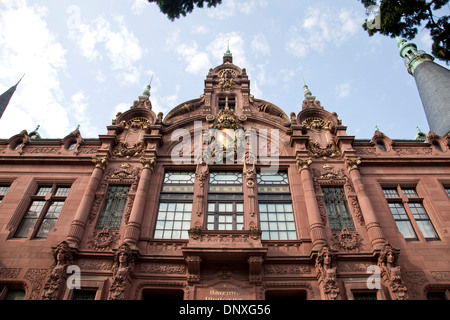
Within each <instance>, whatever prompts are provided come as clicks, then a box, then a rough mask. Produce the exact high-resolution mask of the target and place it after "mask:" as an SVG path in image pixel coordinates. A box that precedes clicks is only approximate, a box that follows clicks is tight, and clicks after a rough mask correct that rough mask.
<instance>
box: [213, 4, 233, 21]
mask: <svg viewBox="0 0 450 320" xmlns="http://www.w3.org/2000/svg"><path fill="white" fill-rule="evenodd" d="M235 8H236V3H235V0H227V1H224V2H223V3H222V4H220V5H218V6H216V7H213V8H208V9H206V14H207V15H208V17H210V18H212V19H217V20H225V19H228V18H230V17H232V16H233V15H234V10H235Z"/></svg>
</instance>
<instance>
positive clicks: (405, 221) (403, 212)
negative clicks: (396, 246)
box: [383, 187, 439, 240]
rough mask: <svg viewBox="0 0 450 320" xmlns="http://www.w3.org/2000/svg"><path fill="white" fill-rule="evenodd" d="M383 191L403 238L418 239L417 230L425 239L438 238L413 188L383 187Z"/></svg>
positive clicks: (420, 199)
mask: <svg viewBox="0 0 450 320" xmlns="http://www.w3.org/2000/svg"><path fill="white" fill-rule="evenodd" d="M383 193H384V196H385V197H386V200H387V202H388V206H389V209H390V210H391V213H392V216H393V217H394V220H395V223H396V225H397V228H398V230H399V231H400V233H401V234H402V235H403V237H404V238H405V240H418V236H417V232H421V234H422V235H423V237H424V238H425V240H438V239H439V237H438V235H437V233H436V231H435V229H434V227H433V224H432V223H431V220H430V218H429V217H428V214H427V212H426V210H425V207H424V206H423V201H422V200H423V199H422V198H420V197H419V196H418V194H417V192H416V189H415V188H406V187H403V188H402V187H398V188H383Z"/></svg>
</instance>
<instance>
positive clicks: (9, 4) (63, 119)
mask: <svg viewBox="0 0 450 320" xmlns="http://www.w3.org/2000/svg"><path fill="white" fill-rule="evenodd" d="M47 11H48V10H47V8H46V7H44V6H40V5H30V6H28V5H27V4H26V1H3V2H2V4H0V30H2V32H1V33H0V58H1V61H2V63H1V64H0V76H1V84H0V89H1V90H6V89H7V88H9V87H10V86H11V85H13V84H15V83H16V82H17V81H18V79H19V77H20V76H22V74H23V73H25V77H24V78H23V80H22V81H21V83H20V84H19V86H18V88H17V90H16V92H15V94H14V96H13V97H12V99H11V101H10V104H9V106H8V108H7V109H6V111H5V113H4V114H3V117H2V119H1V120H0V121H1V125H0V136H2V137H10V136H12V135H14V134H17V133H19V132H20V131H22V130H24V129H26V130H28V131H32V130H34V129H35V128H36V126H37V125H38V124H39V125H40V130H39V131H40V134H41V136H43V137H52V138H55V137H63V136H65V135H66V134H68V133H69V132H70V129H71V126H72V125H71V124H70V121H69V115H68V113H67V111H66V109H65V108H64V107H63V105H62V101H63V99H64V95H63V92H62V90H61V85H60V80H59V76H60V73H61V72H64V70H65V68H66V59H65V54H66V50H65V49H64V48H63V46H62V45H61V43H59V42H58V39H57V36H56V35H55V34H54V33H53V32H51V31H50V30H49V28H48V26H47V23H46V19H47Z"/></svg>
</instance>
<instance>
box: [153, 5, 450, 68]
mask: <svg viewBox="0 0 450 320" xmlns="http://www.w3.org/2000/svg"><path fill="white" fill-rule="evenodd" d="M359 1H361V3H362V4H363V5H364V6H365V7H366V8H370V7H371V6H375V5H379V9H380V10H379V12H380V18H381V19H380V20H381V21H380V26H379V27H378V26H377V27H375V28H374V27H373V25H372V23H371V24H369V25H368V24H367V22H366V23H364V25H363V27H364V29H365V30H367V32H368V33H369V35H370V36H373V35H374V34H375V33H377V32H379V33H381V34H383V35H386V36H390V37H395V36H399V37H402V38H405V39H408V40H412V39H413V38H414V37H415V36H416V34H417V32H418V28H426V29H428V30H429V31H430V36H431V38H432V39H433V45H432V48H431V52H432V54H433V55H434V56H435V57H436V58H438V59H440V60H443V61H446V62H447V63H449V61H450V52H449V50H450V49H449V47H450V21H449V19H450V17H449V16H448V15H444V16H441V17H438V16H436V15H435V13H436V11H438V10H439V9H441V8H442V7H443V6H445V5H448V2H449V1H450V0H381V1H380V0H359ZM148 2H150V3H156V4H157V5H158V7H159V8H160V9H161V12H163V13H164V14H165V15H167V17H168V18H169V19H170V20H172V21H174V20H175V19H177V18H180V16H186V14H188V13H191V12H192V10H194V7H198V8H203V6H204V5H205V4H206V5H207V7H208V8H210V7H215V6H217V5H219V4H221V3H222V0H148ZM424 24H425V25H424Z"/></svg>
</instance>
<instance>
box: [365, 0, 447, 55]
mask: <svg viewBox="0 0 450 320" xmlns="http://www.w3.org/2000/svg"><path fill="white" fill-rule="evenodd" d="M360 1H361V2H362V4H363V5H364V6H365V7H366V8H370V6H375V5H377V4H378V5H379V18H380V24H379V25H378V26H377V27H374V23H373V21H370V20H369V24H368V23H367V22H366V23H364V25H363V27H364V29H365V30H367V32H368V33H369V35H370V36H373V35H374V34H376V33H377V32H379V33H381V34H383V35H386V36H390V37H395V36H399V37H402V38H405V39H408V40H412V39H413V38H414V37H415V36H416V34H417V32H418V28H425V29H428V30H429V32H430V36H431V38H432V39H433V45H432V48H431V52H432V54H433V55H434V56H435V57H436V58H438V59H440V60H442V61H446V62H447V64H448V63H449V61H450V52H449V50H450V49H449V47H450V23H449V22H450V21H449V19H450V17H449V16H448V15H443V16H436V12H437V11H438V10H439V9H441V8H442V7H443V6H445V5H448V2H449V0H432V1H427V0H381V2H379V1H375V0H360ZM372 8H373V7H372Z"/></svg>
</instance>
